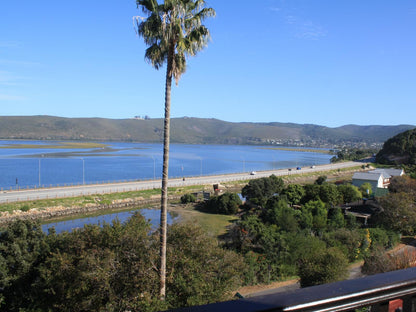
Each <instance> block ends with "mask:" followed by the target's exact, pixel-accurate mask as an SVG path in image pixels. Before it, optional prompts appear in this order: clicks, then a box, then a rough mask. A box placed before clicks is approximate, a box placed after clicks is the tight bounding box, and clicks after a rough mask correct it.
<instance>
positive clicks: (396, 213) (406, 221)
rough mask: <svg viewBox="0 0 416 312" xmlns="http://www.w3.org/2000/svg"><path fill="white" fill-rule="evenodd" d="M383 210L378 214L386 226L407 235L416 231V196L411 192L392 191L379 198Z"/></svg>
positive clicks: (379, 219) (381, 222)
mask: <svg viewBox="0 0 416 312" xmlns="http://www.w3.org/2000/svg"><path fill="white" fill-rule="evenodd" d="M379 203H380V206H381V207H382V208H383V211H382V212H381V213H380V214H379V215H378V222H379V223H380V224H382V225H383V226H384V227H385V228H387V229H391V230H393V231H396V232H400V233H402V234H405V235H414V234H415V233H416V232H415V230H416V207H415V197H414V196H413V195H412V194H409V193H390V194H388V195H386V196H383V197H380V198H379Z"/></svg>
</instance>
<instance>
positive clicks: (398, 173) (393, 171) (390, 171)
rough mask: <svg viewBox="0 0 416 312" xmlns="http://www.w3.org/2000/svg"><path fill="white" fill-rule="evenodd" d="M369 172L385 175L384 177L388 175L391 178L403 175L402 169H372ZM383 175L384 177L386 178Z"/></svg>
mask: <svg viewBox="0 0 416 312" xmlns="http://www.w3.org/2000/svg"><path fill="white" fill-rule="evenodd" d="M369 172H379V173H386V175H390V176H392V177H396V176H401V175H403V174H404V170H403V169H394V168H384V169H381V168H380V169H374V170H371V171H369ZM386 175H384V176H386Z"/></svg>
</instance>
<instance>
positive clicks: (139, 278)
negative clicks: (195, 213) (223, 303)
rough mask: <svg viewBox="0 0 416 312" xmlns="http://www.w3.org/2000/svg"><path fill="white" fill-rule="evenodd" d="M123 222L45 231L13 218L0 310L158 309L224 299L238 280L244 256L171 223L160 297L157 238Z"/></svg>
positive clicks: (1, 272) (2, 241)
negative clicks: (161, 298) (164, 293)
mask: <svg viewBox="0 0 416 312" xmlns="http://www.w3.org/2000/svg"><path fill="white" fill-rule="evenodd" d="M149 231H150V227H149V224H148V223H147V222H146V221H145V220H144V218H143V217H141V216H140V215H135V216H134V217H132V218H131V219H130V220H129V221H128V222H127V223H126V224H121V223H120V222H114V223H113V224H111V225H110V224H104V226H103V227H99V226H85V228H84V229H83V230H79V231H74V232H71V233H63V234H59V235H57V234H54V233H51V234H49V235H46V234H44V233H43V232H42V230H41V227H40V225H39V223H36V222H31V221H17V222H15V223H12V224H10V225H9V227H8V228H7V229H6V230H5V231H4V232H2V233H1V234H0V289H1V290H2V291H1V293H0V310H1V311H146V310H148V311H159V310H163V309H167V308H174V307H182V306H188V305H197V304H204V303H208V302H214V301H219V300H224V299H226V298H228V297H227V295H228V294H229V292H230V291H232V290H234V289H236V287H238V286H239V285H240V284H241V280H240V276H241V274H243V272H244V271H245V264H244V262H243V261H242V259H241V257H240V256H239V255H238V254H236V253H235V252H232V251H227V250H224V249H222V248H220V247H219V246H218V243H217V241H216V239H215V238H212V237H209V236H207V235H206V234H205V233H204V232H203V231H202V230H201V229H200V228H198V227H197V226H195V225H190V224H176V225H173V226H171V227H170V230H169V234H168V250H167V255H168V257H167V259H168V263H167V271H168V272H169V274H168V275H167V281H166V283H167V296H166V301H164V302H162V301H159V296H158V282H159V281H158V272H157V268H156V263H157V261H158V237H157V235H154V234H150V235H149Z"/></svg>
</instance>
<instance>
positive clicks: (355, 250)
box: [323, 228, 363, 262]
mask: <svg viewBox="0 0 416 312" xmlns="http://www.w3.org/2000/svg"><path fill="white" fill-rule="evenodd" d="M323 240H324V241H325V242H326V243H327V245H328V246H330V247H337V248H338V249H339V250H341V251H342V252H343V253H344V255H345V256H346V257H347V259H348V260H349V261H350V262H352V261H355V260H357V259H358V258H360V256H361V254H362V252H361V250H360V247H361V245H362V240H363V237H362V235H361V234H360V232H359V231H358V230H348V229H345V228H339V229H335V230H333V231H332V232H328V233H325V234H324V236H323Z"/></svg>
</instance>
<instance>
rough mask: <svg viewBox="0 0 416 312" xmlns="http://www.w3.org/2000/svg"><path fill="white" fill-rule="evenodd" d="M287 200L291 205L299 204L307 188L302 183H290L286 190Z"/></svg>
mask: <svg viewBox="0 0 416 312" xmlns="http://www.w3.org/2000/svg"><path fill="white" fill-rule="evenodd" d="M283 194H284V195H286V197H287V200H288V201H289V203H290V204H291V205H298V204H299V203H300V200H301V199H302V198H303V196H305V190H304V188H303V186H302V185H300V184H289V185H288V186H287V187H286V188H285V189H284V190H283Z"/></svg>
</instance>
